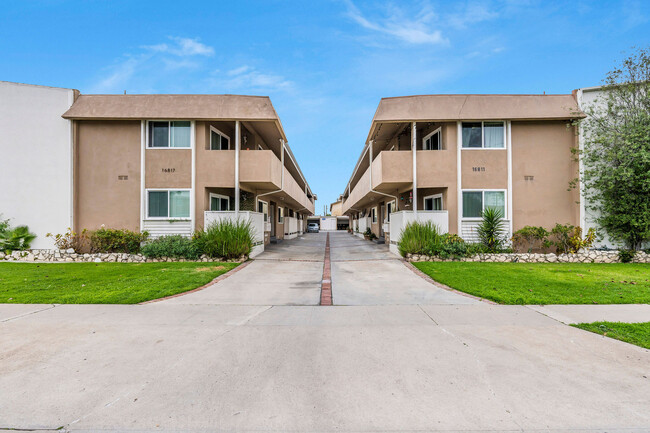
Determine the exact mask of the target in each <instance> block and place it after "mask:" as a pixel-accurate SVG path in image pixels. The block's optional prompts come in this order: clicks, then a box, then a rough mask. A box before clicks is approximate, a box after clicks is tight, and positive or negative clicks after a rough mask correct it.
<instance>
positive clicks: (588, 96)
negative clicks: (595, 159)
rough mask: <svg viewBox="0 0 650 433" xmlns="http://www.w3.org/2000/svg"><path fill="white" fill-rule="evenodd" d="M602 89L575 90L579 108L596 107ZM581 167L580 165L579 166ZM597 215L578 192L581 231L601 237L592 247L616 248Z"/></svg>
mask: <svg viewBox="0 0 650 433" xmlns="http://www.w3.org/2000/svg"><path fill="white" fill-rule="evenodd" d="M603 93H604V92H603V90H602V88H601V86H597V87H584V88H582V89H578V92H577V95H576V96H577V99H578V105H579V106H580V109H581V110H583V111H585V110H586V109H587V107H590V106H591V107H596V106H597V105H596V104H598V99H599V98H602V97H603ZM579 140H580V141H579V143H580V149H582V148H583V146H584V131H583V130H582V129H581V130H580V136H579ZM581 169H582V166H581ZM597 217H598V213H596V212H594V211H593V210H589V209H587V203H586V201H585V199H584V197H583V195H582V191H581V194H580V225H581V226H582V229H583V232H584V233H586V232H587V230H589V229H590V228H594V229H595V230H596V232H597V233H598V234H599V237H602V239H600V240H597V241H596V242H594V247H598V248H612V249H617V248H619V247H620V246H621V245H619V244H618V243H615V242H613V241H612V240H611V239H609V237H608V236H607V233H605V231H604V230H602V229H600V228H599V226H598V224H597V223H596V218H597Z"/></svg>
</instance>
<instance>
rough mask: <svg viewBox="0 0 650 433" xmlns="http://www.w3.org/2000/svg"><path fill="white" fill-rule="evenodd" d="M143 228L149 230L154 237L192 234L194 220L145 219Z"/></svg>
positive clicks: (187, 235)
mask: <svg viewBox="0 0 650 433" xmlns="http://www.w3.org/2000/svg"><path fill="white" fill-rule="evenodd" d="M142 229H143V230H146V231H147V232H149V236H151V237H152V238H158V237H160V236H168V235H181V236H186V237H190V236H192V221H190V220H176V221H174V220H144V221H143V222H142Z"/></svg>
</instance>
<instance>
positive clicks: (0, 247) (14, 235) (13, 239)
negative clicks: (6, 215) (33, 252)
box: [0, 220, 36, 251]
mask: <svg viewBox="0 0 650 433" xmlns="http://www.w3.org/2000/svg"><path fill="white" fill-rule="evenodd" d="M35 238H36V235H35V234H34V233H31V232H30V231H29V228H28V227H27V226H17V227H14V228H11V227H10V226H9V222H8V220H4V221H0V251H16V250H28V249H29V248H30V246H31V243H32V241H33V240H34V239H35Z"/></svg>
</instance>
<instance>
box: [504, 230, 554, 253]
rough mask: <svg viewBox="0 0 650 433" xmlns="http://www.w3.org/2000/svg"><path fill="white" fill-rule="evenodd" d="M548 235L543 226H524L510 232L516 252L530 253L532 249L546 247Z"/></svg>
mask: <svg viewBox="0 0 650 433" xmlns="http://www.w3.org/2000/svg"><path fill="white" fill-rule="evenodd" d="M548 235H549V232H548V230H546V229H545V228H544V227H536V226H525V227H522V228H521V229H519V230H517V231H516V232H514V233H513V234H512V246H513V248H514V250H515V251H517V252H527V253H532V252H533V250H534V249H543V248H548V246H549V240H548Z"/></svg>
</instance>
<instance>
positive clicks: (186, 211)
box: [147, 190, 190, 218]
mask: <svg viewBox="0 0 650 433" xmlns="http://www.w3.org/2000/svg"><path fill="white" fill-rule="evenodd" d="M147 217H148V218H189V217H190V191H189V190H149V191H147Z"/></svg>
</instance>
